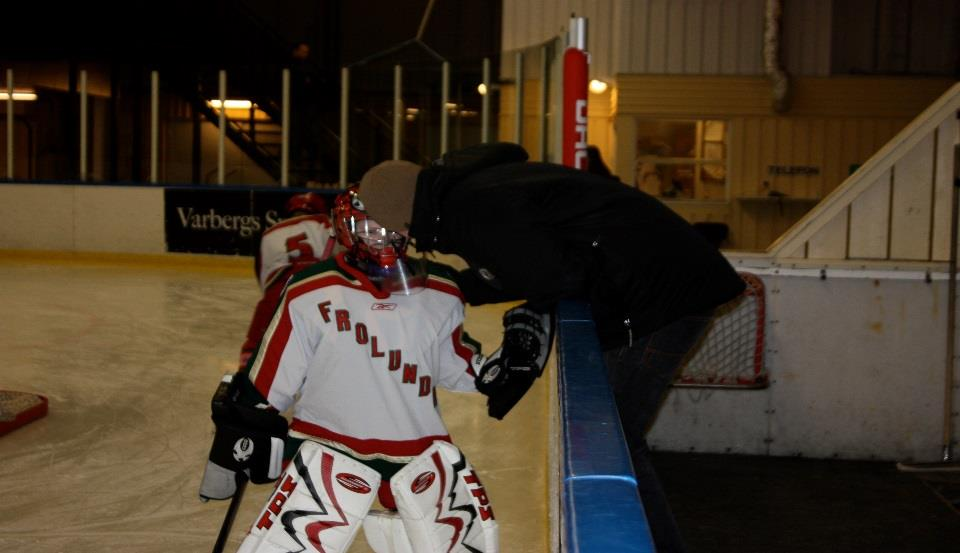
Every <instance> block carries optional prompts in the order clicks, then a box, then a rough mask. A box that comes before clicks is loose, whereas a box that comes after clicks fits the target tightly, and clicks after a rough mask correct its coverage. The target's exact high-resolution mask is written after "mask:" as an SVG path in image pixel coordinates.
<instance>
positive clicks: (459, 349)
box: [450, 325, 477, 376]
mask: <svg viewBox="0 0 960 553" xmlns="http://www.w3.org/2000/svg"><path fill="white" fill-rule="evenodd" d="M462 334H463V326H462V325H461V326H458V327H457V328H456V330H454V331H453V336H451V337H450V339H451V340H453V351H455V352H456V353H457V355H458V356H460V357H462V358H463V360H464V361H466V362H467V374H469V375H470V376H477V375H476V373H474V372H473V366H472V365H471V364H470V360H471V359H473V354H474V351H473V350H472V349H470V348H469V347H467V346H466V345H464V343H463V341H462V340H460V336H461V335H462Z"/></svg>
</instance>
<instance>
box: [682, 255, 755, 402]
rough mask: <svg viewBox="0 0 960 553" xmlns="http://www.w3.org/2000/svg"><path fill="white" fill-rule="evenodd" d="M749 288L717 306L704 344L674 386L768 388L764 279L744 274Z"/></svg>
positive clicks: (696, 350)
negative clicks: (765, 353) (764, 362)
mask: <svg viewBox="0 0 960 553" xmlns="http://www.w3.org/2000/svg"><path fill="white" fill-rule="evenodd" d="M740 276H741V278H743V281H744V282H745V283H746V285H747V288H746V289H745V290H744V291H743V294H741V295H740V296H739V297H737V298H736V299H734V300H732V301H730V302H728V303H726V304H724V305H721V306H720V307H718V308H717V311H716V315H715V317H714V319H713V321H712V322H711V323H710V327H709V328H708V329H707V332H706V334H705V335H704V337H703V339H702V340H701V341H700V344H698V345H697V347H696V348H694V350H693V353H692V356H691V357H690V358H689V360H688V361H687V362H686V364H685V365H684V366H683V368H682V369H681V372H680V375H679V376H678V377H677V379H676V381H675V382H674V386H687V387H717V388H765V387H766V386H767V385H768V379H767V372H766V370H765V369H764V366H763V348H764V339H763V338H764V335H763V328H764V317H765V302H764V289H763V281H762V280H760V278H759V277H757V276H756V275H754V274H752V273H740Z"/></svg>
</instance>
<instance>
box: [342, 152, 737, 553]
mask: <svg viewBox="0 0 960 553" xmlns="http://www.w3.org/2000/svg"><path fill="white" fill-rule="evenodd" d="M527 160H528V156H527V153H526V152H525V151H524V150H523V148H522V147H520V146H518V145H516V144H508V143H496V144H483V145H479V146H474V147H471V148H467V149H464V150H459V151H454V152H449V153H447V154H446V155H444V156H443V158H441V159H439V160H437V161H436V162H434V163H433V164H432V165H430V166H429V167H426V168H422V169H421V168H420V167H418V166H416V165H414V164H412V163H409V162H403V161H388V162H384V163H381V164H379V165H377V166H375V167H373V168H372V169H370V170H369V171H368V172H367V173H366V174H365V175H364V176H363V178H362V180H361V182H360V191H361V195H362V196H363V198H364V203H365V205H366V208H367V212H368V213H369V214H370V216H371V217H373V218H374V219H376V220H378V221H381V222H382V224H384V225H385V226H388V227H389V228H398V229H399V228H406V229H409V232H410V236H411V237H412V238H413V240H414V243H415V244H416V247H417V249H418V250H419V251H431V250H436V251H438V252H442V253H450V254H456V255H458V256H460V257H462V258H463V259H464V260H465V261H466V262H467V264H468V265H469V267H468V268H467V269H465V270H463V271H461V272H459V273H458V274H457V277H456V278H457V285H458V286H459V288H460V289H461V290H462V291H463V293H464V296H465V298H466V300H467V302H468V303H470V304H474V305H477V304H484V303H495V302H504V301H516V300H525V301H526V304H524V306H523V311H524V313H525V314H528V313H533V314H549V313H551V312H552V311H553V310H554V308H555V306H556V303H557V301H558V300H561V299H580V300H585V301H587V302H589V303H590V306H591V309H592V311H593V317H594V320H595V322H596V325H597V333H598V336H599V339H600V343H601V346H602V348H603V349H604V360H605V362H606V365H607V371H608V377H609V380H610V384H611V386H612V388H613V392H614V397H615V398H616V402H617V409H618V411H619V414H620V419H621V422H622V424H623V428H624V432H625V434H626V439H627V445H628V447H629V449H630V454H631V457H632V461H633V468H634V471H635V473H636V476H637V483H638V491H639V492H640V495H641V498H642V499H643V504H644V507H645V509H646V511H647V517H648V521H649V523H650V527H651V531H652V534H653V538H654V541H655V543H656V547H657V551H658V552H661V553H664V552H670V551H684V546H683V541H682V539H681V537H680V533H679V531H678V529H677V527H676V523H675V522H674V520H673V516H672V514H671V512H670V508H669V505H668V504H667V501H666V498H665V496H664V494H663V491H662V489H661V487H660V484H659V481H658V479H657V477H656V473H655V471H654V469H653V467H652V465H651V463H650V460H649V452H648V449H647V443H646V439H645V435H646V432H647V429H648V428H649V426H650V424H651V422H652V421H653V419H654V417H655V415H656V413H657V410H658V409H659V406H660V404H661V403H662V401H663V398H664V396H665V394H666V391H667V388H668V387H669V385H670V383H671V382H672V380H673V378H674V375H675V373H676V371H677V370H678V368H679V366H680V364H681V362H682V361H683V358H684V357H685V355H686V354H687V352H688V351H690V350H691V349H692V348H693V347H694V345H696V343H697V341H698V340H699V338H700V337H701V336H702V334H703V333H704V332H705V330H706V328H707V326H708V324H709V322H710V320H711V317H712V316H713V311H714V309H715V308H716V307H717V306H719V305H721V304H723V303H725V302H727V301H729V300H731V299H733V298H735V297H736V296H737V295H738V294H740V293H741V292H742V291H743V288H744V284H743V281H742V280H741V278H740V277H739V276H738V275H737V273H736V271H734V269H733V268H732V267H731V266H730V264H729V263H728V262H727V260H726V259H725V258H724V257H723V255H722V254H721V253H720V252H719V251H718V250H717V249H716V248H715V247H714V246H712V245H710V244H709V243H708V242H707V241H706V240H704V239H703V238H702V237H701V236H700V234H699V233H698V232H697V231H696V230H695V229H694V228H693V227H692V226H691V225H690V224H689V223H687V222H686V221H685V220H683V219H682V218H681V217H679V216H678V215H677V214H675V213H674V212H673V211H671V210H670V209H669V208H668V207H667V206H666V205H664V204H663V203H661V202H659V201H658V200H656V199H655V198H653V197H651V196H649V195H647V194H644V193H643V192H641V191H639V190H637V189H635V188H632V187H629V186H626V185H624V184H623V183H621V182H618V181H617V180H613V179H610V178H604V177H601V176H598V175H593V174H589V173H586V172H583V171H577V170H574V169H570V168H568V167H564V166H561V165H556V164H552V163H534V162H528V161H527ZM509 315H510V314H509V312H508V317H507V320H505V326H506V327H507V329H508V330H507V332H505V337H504V347H503V351H508V350H513V349H515V348H516V347H517V343H518V342H519V343H521V344H522V343H526V340H525V339H520V340H517V339H511V338H510V336H508V332H509V328H510V325H511V324H513V325H514V329H516V327H517V324H518V323H517V320H516V317H513V318H511V317H510V316H509ZM545 320H547V319H546V318H540V319H536V317H530V318H526V317H524V320H523V323H522V324H523V327H524V328H530V327H534V328H535V327H536V326H537V322H538V321H540V322H543V321H545ZM526 323H531V324H529V325H528V324H526ZM514 335H517V334H516V332H514ZM531 335H532V336H542V334H537V333H526V334H524V335H523V336H524V337H528V336H531ZM541 360H542V358H539V359H538V360H537V361H541ZM526 365H528V364H526ZM491 368H492V369H493V370H491V371H483V372H481V374H480V375H479V376H478V382H477V387H478V389H479V390H480V391H481V392H483V393H485V394H487V395H488V398H489V399H488V411H489V413H490V415H491V416H495V417H497V418H502V417H503V416H504V415H505V414H506V413H507V411H509V409H510V408H511V407H512V406H513V405H514V404H515V403H516V402H517V401H518V400H519V399H520V397H521V396H522V395H523V393H524V392H526V390H527V389H528V388H529V386H530V384H531V383H532V381H533V380H534V379H535V378H536V375H538V374H539V371H538V370H530V369H531V367H529V366H525V364H524V363H519V364H516V366H514V364H513V363H510V362H509V359H508V362H505V363H504V364H502V366H491ZM536 368H537V367H534V369H536ZM539 368H542V366H541V367H539Z"/></svg>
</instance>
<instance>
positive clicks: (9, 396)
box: [0, 390, 47, 436]
mask: <svg viewBox="0 0 960 553" xmlns="http://www.w3.org/2000/svg"><path fill="white" fill-rule="evenodd" d="M46 415H47V398H45V397H43V396H41V395H37V394H28V393H25V392H10V391H7V390H0V436H3V435H4V434H6V433H7V432H11V431H13V430H16V429H17V428H20V427H21V426H23V425H25V424H27V423H29V422H32V421H35V420H37V419H39V418H43V417H45V416H46Z"/></svg>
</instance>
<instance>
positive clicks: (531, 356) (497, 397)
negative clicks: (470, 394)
mask: <svg viewBox="0 0 960 553" xmlns="http://www.w3.org/2000/svg"><path fill="white" fill-rule="evenodd" d="M503 327H504V330H503V344H502V345H501V346H500V349H498V350H497V351H495V352H494V353H493V355H491V356H490V357H489V358H487V359H486V361H485V363H484V364H483V366H482V367H481V369H480V372H479V374H478V375H477V379H476V386H477V390H478V391H480V393H482V394H484V395H486V396H487V414H488V415H490V416H491V417H493V418H496V419H503V417H504V416H506V414H507V413H509V412H510V410H511V409H513V406H514V405H516V404H517V402H519V401H520V398H522V397H523V396H524V394H526V393H527V390H529V389H530V386H532V385H533V381H534V380H536V379H537V378H539V377H540V375H541V374H542V373H543V368H544V367H545V366H546V364H547V356H548V355H549V353H550V343H551V341H552V340H553V317H552V315H551V314H550V313H537V312H536V311H533V310H531V309H528V308H526V307H525V306H520V307H515V308H513V309H511V310H509V311H507V312H506V313H505V314H504V316H503Z"/></svg>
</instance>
